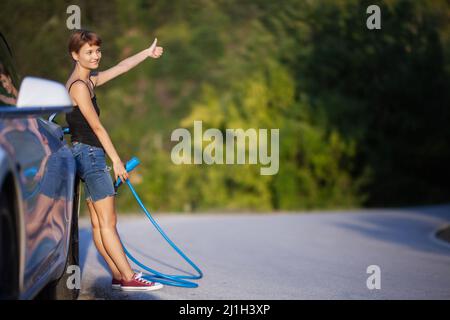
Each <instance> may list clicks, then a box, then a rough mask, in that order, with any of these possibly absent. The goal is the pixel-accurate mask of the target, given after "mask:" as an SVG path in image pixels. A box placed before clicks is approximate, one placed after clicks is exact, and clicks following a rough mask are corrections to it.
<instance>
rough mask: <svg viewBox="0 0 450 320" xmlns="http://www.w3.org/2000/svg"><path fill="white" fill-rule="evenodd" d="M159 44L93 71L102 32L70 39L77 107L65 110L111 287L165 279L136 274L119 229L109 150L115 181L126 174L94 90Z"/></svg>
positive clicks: (150, 286) (147, 285)
mask: <svg viewBox="0 0 450 320" xmlns="http://www.w3.org/2000/svg"><path fill="white" fill-rule="evenodd" d="M156 43H157V39H155V40H154V42H153V43H152V45H151V46H150V47H149V48H147V49H145V50H142V51H141V52H139V53H137V54H135V55H134V56H131V57H129V58H127V59H125V60H123V61H121V62H120V63H119V64H117V65H116V66H114V67H112V68H110V69H107V70H105V71H100V72H94V70H96V69H97V68H98V66H99V63H100V60H101V57H102V53H101V50H100V46H101V39H100V38H99V36H98V35H97V34H95V33H93V32H90V31H86V30H77V31H75V32H74V33H73V34H72V35H71V37H70V41H69V53H70V55H71V57H72V59H73V60H74V64H75V67H74V69H73V71H72V74H71V75H70V77H69V79H68V80H67V84H66V87H67V89H68V91H69V94H70V97H71V98H72V102H73V105H74V109H73V111H72V112H70V113H68V114H67V115H66V120H67V123H68V125H69V128H70V132H71V135H72V143H73V148H72V152H73V155H74V157H75V160H76V164H77V173H78V175H79V176H80V178H81V179H82V180H83V181H84V190H85V194H86V201H87V206H88V208H89V213H90V216H91V222H92V228H93V229H92V230H93V238H94V243H95V246H96V247H97V250H98V251H99V252H100V254H101V255H102V256H103V258H104V259H105V260H106V263H107V264H108V266H109V268H110V269H111V273H112V276H113V280H112V287H113V288H114V289H122V290H128V291H131V290H157V289H160V288H162V284H160V283H155V282H150V281H147V280H145V279H144V278H143V277H142V273H134V272H133V270H132V269H131V267H130V264H129V262H128V260H127V258H126V256H125V253H124V250H123V247H122V244H121V242H120V239H119V235H118V233H117V229H116V221H117V215H116V210H115V205H114V196H115V191H114V185H113V181H112V179H111V176H110V174H109V170H110V168H109V169H108V167H107V166H106V159H105V153H106V154H107V155H108V156H109V158H110V159H111V161H112V164H113V169H114V176H115V179H116V180H117V179H118V178H119V177H120V178H121V180H122V181H125V180H127V179H128V173H127V171H126V170H125V167H124V164H123V162H122V161H121V159H120V157H119V155H118V153H117V151H116V148H115V147H114V145H113V143H112V141H111V139H110V137H109V135H108V132H107V131H106V129H105V128H104V127H103V125H102V123H101V122H100V118H99V116H100V109H99V106H98V105H97V100H96V96H95V93H94V90H95V88H96V87H98V86H101V85H103V84H105V83H106V82H108V81H109V80H112V79H114V78H115V77H117V76H119V75H121V74H123V73H125V72H127V71H129V70H130V69H132V68H134V67H135V66H137V65H138V64H139V63H141V62H143V61H144V60H146V59H147V58H149V57H150V58H153V59H157V58H159V57H160V56H161V55H162V53H163V48H162V47H158V46H157V45H156Z"/></svg>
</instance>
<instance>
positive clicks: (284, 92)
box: [0, 0, 450, 211]
mask: <svg viewBox="0 0 450 320" xmlns="http://www.w3.org/2000/svg"><path fill="white" fill-rule="evenodd" d="M372 3H374V1H356V0H336V1H323V0H316V1H307V0H282V1H269V0H267V1H262V0H255V1H238V0H192V1H185V0H176V1H175V0H171V1H164V0H157V1H156V0H139V1H137V0H136V1H126V0H115V1H101V2H100V1H96V2H94V1H58V0H49V1H40V2H37V1H32V0H21V1H6V2H5V1H4V2H2V4H1V13H0V15H1V21H2V22H1V24H0V26H1V30H2V32H3V33H4V34H5V35H6V37H7V38H8V40H9V41H10V42H11V45H12V47H13V48H14V53H15V55H16V60H17V64H18V69H19V70H20V72H21V74H22V75H30V74H32V75H38V76H42V77H47V78H52V79H56V80H58V81H61V82H65V81H66V79H67V77H68V75H69V73H70V70H71V62H70V59H69V56H68V53H67V49H66V46H67V39H68V36H69V34H70V31H69V30H68V29H67V28H66V19H67V18H68V14H67V13H66V8H67V6H68V5H70V4H78V5H79V6H80V8H81V10H82V20H81V23H82V27H83V28H87V29H90V30H94V31H96V32H97V33H99V34H100V35H101V37H102V39H103V41H104V45H103V61H102V66H101V67H102V68H106V67H109V66H112V65H113V64H114V63H116V62H118V61H119V60H120V59H122V58H125V57H127V56H129V55H131V54H132V53H135V52H137V51H139V50H142V49H144V48H145V47H147V46H149V45H150V44H151V42H152V41H153V39H154V37H157V38H158V44H159V45H161V46H163V47H164V55H163V57H162V58H160V59H159V60H149V61H145V62H144V63H143V64H142V65H140V66H139V67H137V68H136V69H134V70H133V71H131V72H129V73H128V74H126V75H123V76H121V77H120V78H118V79H116V80H114V81H112V82H111V83H108V84H107V85H105V86H104V87H100V88H99V89H98V92H97V94H98V101H99V104H100V108H101V109H102V119H103V121H104V123H105V126H106V127H107V129H108V130H109V131H110V134H111V137H112V139H113V142H114V143H115V145H116V147H117V149H118V150H119V154H120V155H121V157H122V158H123V160H126V159H128V158H130V157H131V156H133V155H136V156H138V157H139V158H140V159H141V160H142V162H143V165H142V166H141V167H139V169H138V170H137V171H136V173H135V174H134V175H133V181H134V182H135V185H136V187H137V190H138V192H139V193H140V194H141V195H142V197H143V200H144V202H145V203H147V204H151V205H150V208H152V209H154V210H166V211H168V210H171V211H192V210H194V211H198V210H200V211H202V210H230V211H231V210H233V211H234V210H252V211H254V210H257V211H265V210H274V209H275V210H297V209H313V208H344V207H345V208H348V207H356V206H386V205H390V206H392V205H414V204H425V203H437V202H444V201H449V200H450V184H449V178H450V177H449V172H450V170H448V169H447V164H449V163H450V148H449V147H448V146H449V142H450V126H449V120H450V111H449V102H450V101H449V100H450V99H449V92H450V91H449V90H448V89H449V88H450V78H449V75H450V63H449V58H450V54H449V53H450V39H449V35H450V34H449V31H450V28H449V15H450V6H449V4H448V2H447V1H445V0H436V1H426V0H411V1H405V0H390V1H376V3H377V4H378V5H379V6H380V8H381V13H382V24H381V25H382V28H381V30H368V29H367V27H366V19H367V18H368V14H367V13H366V8H367V7H368V5H370V4H372ZM102 68H101V69H102ZM194 120H202V121H203V126H204V127H205V128H218V129H221V130H225V129H226V128H243V129H247V128H279V129H280V169H279V172H278V174H277V175H273V176H261V175H260V171H259V167H260V166H259V165H256V166H255V165H212V166H209V165H205V164H203V165H181V166H176V165H174V164H173V163H172V161H171V158H170V153H171V149H172V147H173V146H174V142H172V141H171V140H170V135H171V132H172V131H173V130H174V129H176V128H179V127H185V128H190V129H192V126H193V122H194ZM122 192H123V196H121V197H120V198H119V204H120V206H121V208H123V209H125V208H126V209H129V208H131V207H133V208H134V207H135V205H134V202H133V200H132V197H131V195H130V193H129V192H128V191H122Z"/></svg>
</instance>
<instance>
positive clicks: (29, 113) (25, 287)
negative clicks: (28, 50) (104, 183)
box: [0, 34, 79, 299]
mask: <svg viewBox="0 0 450 320" xmlns="http://www.w3.org/2000/svg"><path fill="white" fill-rule="evenodd" d="M20 80H21V79H20V78H19V77H18V75H17V73H16V71H15V68H14V64H13V57H12V53H11V50H10V48H9V46H8V43H7V42H6V40H5V38H4V37H3V35H1V34H0V299H32V298H35V297H45V298H54V299H75V298H77V296H78V294H79V287H78V286H77V285H76V281H74V280H73V276H74V274H75V275H76V271H77V270H79V269H77V267H78V207H79V179H78V178H77V176H76V170H75V169H76V167H75V161H74V158H73V155H72V152H71V150H70V148H69V146H68V144H67V142H66V141H65V140H64V133H63V128H61V127H60V126H59V125H57V124H56V123H53V122H52V121H49V120H46V119H47V118H48V117H49V116H50V115H52V114H57V113H61V112H70V111H71V110H72V106H71V104H72V103H71V100H70V97H69V96H68V93H67V90H66V88H65V87H64V86H63V85H62V84H60V83H57V82H54V81H49V80H43V79H38V78H31V77H27V78H25V79H24V80H23V81H22V82H21V85H20V89H19V83H20ZM74 283H75V286H74Z"/></svg>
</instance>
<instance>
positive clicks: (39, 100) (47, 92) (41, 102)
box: [16, 77, 72, 109]
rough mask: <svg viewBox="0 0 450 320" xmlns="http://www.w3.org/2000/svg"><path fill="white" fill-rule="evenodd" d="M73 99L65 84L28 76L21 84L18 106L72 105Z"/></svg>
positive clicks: (57, 106)
mask: <svg viewBox="0 0 450 320" xmlns="http://www.w3.org/2000/svg"><path fill="white" fill-rule="evenodd" d="M71 106H72V100H71V99H70V96H69V93H68V92H67V89H66V87H65V86H64V85H62V84H61V83H58V82H56V81H51V80H45V79H40V78H35V77H26V78H25V79H24V80H23V81H22V84H21V85H20V90H19V97H18V99H17V104H16V107H17V108H32V107H37V108H46V109H47V108H48V109H49V108H52V107H55V108H61V107H71Z"/></svg>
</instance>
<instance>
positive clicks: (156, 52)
mask: <svg viewBox="0 0 450 320" xmlns="http://www.w3.org/2000/svg"><path fill="white" fill-rule="evenodd" d="M157 42H158V38H155V41H153V43H152V45H151V46H150V48H148V49H149V51H150V53H149V57H152V58H154V59H157V58H159V57H160V56H161V55H162V54H163V51H164V49H163V48H162V47H157V46H156V43H157Z"/></svg>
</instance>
